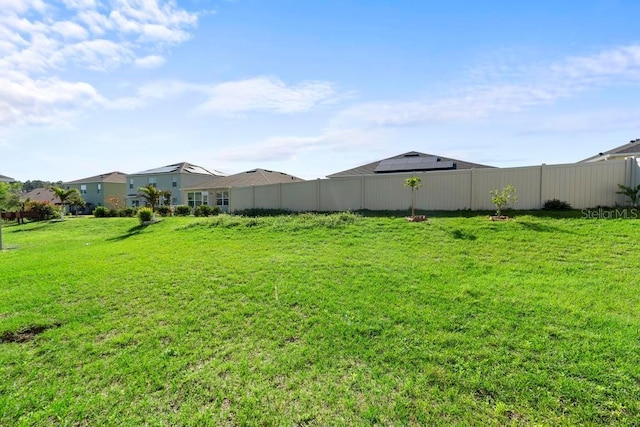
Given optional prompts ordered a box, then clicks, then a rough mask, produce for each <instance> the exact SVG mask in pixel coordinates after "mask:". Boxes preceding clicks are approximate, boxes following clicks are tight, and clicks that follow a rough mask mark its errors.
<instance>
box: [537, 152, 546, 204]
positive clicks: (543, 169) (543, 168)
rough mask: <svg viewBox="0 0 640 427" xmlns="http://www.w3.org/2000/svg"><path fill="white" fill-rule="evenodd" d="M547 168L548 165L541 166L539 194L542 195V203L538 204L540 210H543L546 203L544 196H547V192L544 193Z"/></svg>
mask: <svg viewBox="0 0 640 427" xmlns="http://www.w3.org/2000/svg"><path fill="white" fill-rule="evenodd" d="M545 166H546V164H545V163H543V164H541V165H540V193H539V194H540V203H539V204H538V207H539V208H542V206H543V203H544V196H543V194H546V192H545V191H544V183H545V180H544V171H545V170H546V168H545Z"/></svg>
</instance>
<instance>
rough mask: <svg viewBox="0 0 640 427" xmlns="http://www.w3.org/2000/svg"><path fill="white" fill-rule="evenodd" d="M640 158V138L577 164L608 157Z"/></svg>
mask: <svg viewBox="0 0 640 427" xmlns="http://www.w3.org/2000/svg"><path fill="white" fill-rule="evenodd" d="M629 156H640V138H639V139H632V140H631V141H629V142H627V143H626V144H624V145H621V146H619V147H616V148H612V149H611V150H609V151H605V152H604V153H598V154H596V155H595V156H591V157H587V158H586V159H584V160H580V162H578V163H586V162H595V161H598V160H604V159H607V158H609V157H629Z"/></svg>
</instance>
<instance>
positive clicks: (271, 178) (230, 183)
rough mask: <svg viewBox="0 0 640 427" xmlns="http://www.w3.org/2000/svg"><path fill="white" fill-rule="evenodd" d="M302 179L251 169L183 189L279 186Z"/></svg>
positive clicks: (275, 172)
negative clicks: (278, 184) (279, 184)
mask: <svg viewBox="0 0 640 427" xmlns="http://www.w3.org/2000/svg"><path fill="white" fill-rule="evenodd" d="M299 181H303V180H302V179H300V178H298V177H296V176H293V175H289V174H286V173H284V172H277V171H270V170H267V169H251V170H248V171H245V172H240V173H237V174H235V175H229V176H225V177H220V178H214V179H212V180H210V181H207V182H203V183H201V184H198V185H197V186H194V187H190V188H183V190H200V189H205V188H232V187H249V186H251V185H267V184H277V183H280V182H299Z"/></svg>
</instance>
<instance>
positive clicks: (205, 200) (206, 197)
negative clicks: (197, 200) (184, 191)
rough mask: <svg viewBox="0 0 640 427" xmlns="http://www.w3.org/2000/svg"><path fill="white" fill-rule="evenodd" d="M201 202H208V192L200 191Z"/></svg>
mask: <svg viewBox="0 0 640 427" xmlns="http://www.w3.org/2000/svg"><path fill="white" fill-rule="evenodd" d="M202 204H203V205H208V204H209V193H202Z"/></svg>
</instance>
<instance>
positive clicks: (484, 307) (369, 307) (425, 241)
mask: <svg viewBox="0 0 640 427" xmlns="http://www.w3.org/2000/svg"><path fill="white" fill-rule="evenodd" d="M571 216H574V217H571ZM575 216H578V215H569V217H566V218H550V217H543V216H538V215H536V214H527V213H520V214H517V216H516V218H515V219H514V220H511V221H509V222H491V221H489V220H488V219H487V216H486V215H473V214H468V213H467V214H465V217H457V216H442V217H436V218H431V219H430V220H429V221H428V222H423V223H409V222H406V221H405V220H404V219H402V218H393V217H364V218H363V217H356V216H354V215H351V214H336V215H332V216H321V215H302V216H298V217H272V218H257V219H252V218H238V217H228V216H220V217H215V218H208V219H198V218H167V219H164V220H163V221H161V222H159V223H156V224H153V225H150V226H147V227H138V226H137V220H136V219H132V218H128V219H127V218H108V219H97V218H79V219H75V218H68V219H67V220H66V221H65V222H54V223H32V224H27V225H24V226H9V225H5V226H4V227H3V236H4V242H5V244H6V245H8V246H14V247H17V248H16V249H13V250H7V251H4V252H1V253H0V337H1V339H0V340H1V341H2V342H0V425H51V424H62V425H84V424H87V425H110V424H145V423H146V424H149V425H328V424H329V425H370V424H376V423H377V424H381V425H510V424H513V425H519V424H522V425H601V424H611V425H638V422H639V421H638V420H640V310H639V309H640V292H639V285H640V276H639V274H638V273H639V272H640V257H639V256H638V253H639V252H640V239H639V238H638V236H639V235H640V233H639V230H640V222H638V221H635V220H595V219H591V220H589V219H583V218H580V217H577V218H576V217H575Z"/></svg>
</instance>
